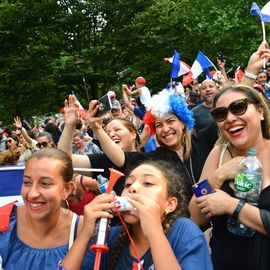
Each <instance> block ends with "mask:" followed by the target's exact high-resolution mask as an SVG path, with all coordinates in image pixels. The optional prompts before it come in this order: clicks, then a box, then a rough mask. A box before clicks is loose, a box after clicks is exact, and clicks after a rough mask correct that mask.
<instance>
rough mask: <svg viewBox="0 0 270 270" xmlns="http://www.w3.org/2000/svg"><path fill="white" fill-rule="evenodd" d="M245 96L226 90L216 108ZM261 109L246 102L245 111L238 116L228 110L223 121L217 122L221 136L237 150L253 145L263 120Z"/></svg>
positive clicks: (259, 132) (225, 105)
mask: <svg viewBox="0 0 270 270" xmlns="http://www.w3.org/2000/svg"><path fill="white" fill-rule="evenodd" d="M245 98H247V97H246V96H245V94H243V93H240V92H226V93H224V94H223V95H222V96H221V97H220V98H219V99H218V101H217V103H216V108H219V107H225V108H228V106H229V105H230V104H231V103H232V102H234V101H236V100H239V99H245ZM263 119H264V117H263V109H261V108H259V109H258V108H256V107H255V105H254V104H252V103H248V105H247V111H246V112H245V113H244V114H242V115H239V116H236V115H234V114H233V113H231V112H230V111H229V112H228V115H227V117H226V119H225V120H224V121H221V122H217V125H218V127H219V129H220V131H221V132H222V134H223V136H224V137H225V138H226V139H227V140H228V141H229V142H230V143H231V144H232V145H234V147H235V148H237V149H239V150H246V149H248V148H250V147H254V146H255V144H256V142H257V141H258V139H259V138H262V135H261V136H258V134H262V132H261V120H263Z"/></svg>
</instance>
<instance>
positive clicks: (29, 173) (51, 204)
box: [21, 157, 71, 220]
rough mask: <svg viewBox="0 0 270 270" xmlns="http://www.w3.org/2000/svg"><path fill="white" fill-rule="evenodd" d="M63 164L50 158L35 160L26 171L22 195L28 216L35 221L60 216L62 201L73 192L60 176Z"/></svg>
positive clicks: (30, 162) (31, 161) (28, 165)
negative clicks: (55, 215)
mask: <svg viewBox="0 0 270 270" xmlns="http://www.w3.org/2000/svg"><path fill="white" fill-rule="evenodd" d="M61 166H62V165H61V162H60V161H57V160H54V159H50V158H45V157H44V158H41V159H37V158H33V159H31V160H29V161H28V163H27V166H26V168H25V171H24V177H23V185H22V188H21V195H22V197H23V200H24V204H25V209H26V212H27V213H28V216H29V217H30V218H32V219H35V220H48V219H51V217H52V216H54V214H58V213H59V211H60V206H61V202H62V200H65V199H66V198H67V197H68V195H69V193H70V192H71V189H70V188H71V184H65V183H64V180H63V178H62V176H61V175H60V174H59V171H60V168H61Z"/></svg>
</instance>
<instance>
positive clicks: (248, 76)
mask: <svg viewBox="0 0 270 270" xmlns="http://www.w3.org/2000/svg"><path fill="white" fill-rule="evenodd" d="M245 76H246V77H247V78H248V79H251V80H256V79H257V76H256V75H254V74H253V73H250V72H248V71H246V70H245Z"/></svg>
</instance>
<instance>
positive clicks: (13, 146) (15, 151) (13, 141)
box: [0, 134, 22, 165]
mask: <svg viewBox="0 0 270 270" xmlns="http://www.w3.org/2000/svg"><path fill="white" fill-rule="evenodd" d="M6 144H7V150H5V151H3V152H1V153H0V164H1V165H17V163H18V160H19V158H20V155H21V153H22V148H21V147H20V145H19V138H18V137H17V136H16V135H14V134H11V135H9V136H8V137H7V141H6Z"/></svg>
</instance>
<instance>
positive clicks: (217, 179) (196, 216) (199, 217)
mask: <svg viewBox="0 0 270 270" xmlns="http://www.w3.org/2000/svg"><path fill="white" fill-rule="evenodd" d="M221 147H222V146H221V145H218V146H215V147H214V148H213V150H212V151H211V152H210V154H209V155H208V157H207V159H206V161H205V164H204V167H203V170H202V173H201V177H200V180H203V179H208V182H209V183H210V185H211V186H212V187H213V188H220V187H221V186H222V185H223V183H224V181H226V180H228V179H234V176H235V174H236V167H237V165H238V164H239V162H240V160H241V159H242V158H243V157H242V156H239V157H235V158H233V159H230V160H229V161H228V162H225V163H224V164H223V165H222V166H220V167H219V159H220V155H221ZM226 154H227V153H226ZM226 154H225V155H226ZM225 158H226V156H224V159H225ZM228 158H230V157H228ZM218 167H219V168H218ZM189 211H190V214H191V218H192V219H193V220H194V221H195V222H196V223H197V224H198V225H199V226H204V225H207V223H208V218H207V217H206V215H204V214H203V213H202V212H201V209H200V208H199V206H198V198H196V197H195V195H193V196H192V198H191V200H190V203H189Z"/></svg>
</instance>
